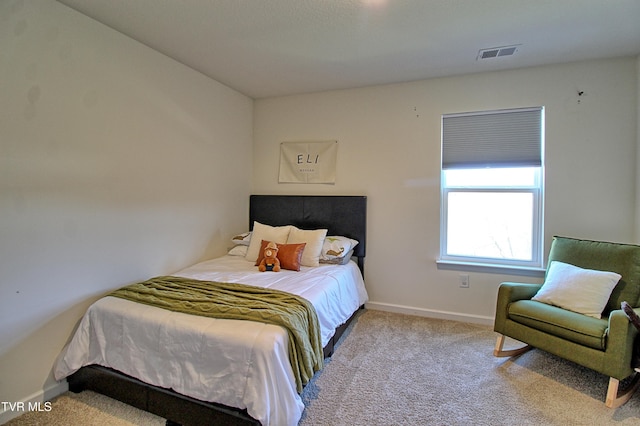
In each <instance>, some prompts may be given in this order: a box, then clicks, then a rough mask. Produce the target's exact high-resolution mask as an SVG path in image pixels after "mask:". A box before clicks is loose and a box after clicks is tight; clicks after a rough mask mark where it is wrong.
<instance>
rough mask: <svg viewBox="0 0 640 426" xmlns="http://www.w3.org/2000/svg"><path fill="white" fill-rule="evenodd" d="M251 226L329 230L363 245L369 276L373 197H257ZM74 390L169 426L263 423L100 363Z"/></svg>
mask: <svg viewBox="0 0 640 426" xmlns="http://www.w3.org/2000/svg"><path fill="white" fill-rule="evenodd" d="M249 204H250V206H249V228H250V229H253V223H254V221H257V222H260V223H262V224H265V225H271V226H282V225H295V226H297V227H298V228H301V229H324V228H326V229H327V230H328V232H327V235H343V236H345V237H349V238H353V239H355V240H358V241H359V244H358V245H357V246H356V248H355V250H354V252H353V257H354V258H355V259H356V260H357V263H358V267H359V268H360V271H361V272H362V273H363V276H364V258H365V254H366V234H367V197H365V196H306V195H252V196H251V197H250V202H249ZM356 314H357V312H356V313H354V315H353V316H352V317H351V318H349V320H347V322H345V323H344V324H343V325H341V326H339V327H338V328H337V329H336V332H335V333H334V336H333V337H332V338H331V340H330V341H329V343H328V344H327V345H326V346H325V348H324V356H325V357H329V356H331V355H332V354H333V350H334V347H335V344H336V343H337V341H338V340H339V339H340V337H341V336H342V334H343V333H344V331H345V330H346V328H347V327H348V325H349V324H350V322H351V321H352V320H353V318H354V317H355V316H356ZM67 381H68V382H69V390H70V391H72V392H75V393H78V392H82V391H83V390H92V391H94V392H98V393H101V394H103V395H106V396H109V397H111V398H114V399H117V400H119V401H122V402H124V403H126V404H129V405H131V406H133V407H136V408H139V409H142V410H145V411H148V412H150V413H153V414H156V415H158V416H160V417H163V418H165V419H167V425H168V426H170V425H184V426H190V425H203V424H220V425H259V424H260V423H259V422H258V421H257V420H255V419H254V418H252V417H251V416H249V415H248V414H247V412H246V410H239V409H237V408H233V407H227V406H225V405H221V404H216V403H212V402H205V401H200V400H197V399H194V398H191V397H188V396H185V395H181V394H179V393H177V392H174V391H172V390H170V389H164V388H160V387H157V386H152V385H149V384H147V383H144V382H142V381H140V380H138V379H135V378H133V377H130V376H127V375H125V374H123V373H120V372H118V371H116V370H113V369H110V368H107V367H102V366H99V365H89V366H86V367H83V368H81V369H80V370H78V371H77V372H75V373H74V374H72V375H71V376H69V377H67Z"/></svg>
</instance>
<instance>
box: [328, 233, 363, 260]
mask: <svg viewBox="0 0 640 426" xmlns="http://www.w3.org/2000/svg"><path fill="white" fill-rule="evenodd" d="M357 245H358V241H356V240H352V239H351V238H347V237H342V236H340V235H332V236H329V237H327V238H325V240H324V243H323V245H322V252H321V253H320V258H321V259H323V260H334V259H340V258H342V257H344V256H346V255H347V253H349V252H350V251H351V250H353V248H354V247H355V246H357Z"/></svg>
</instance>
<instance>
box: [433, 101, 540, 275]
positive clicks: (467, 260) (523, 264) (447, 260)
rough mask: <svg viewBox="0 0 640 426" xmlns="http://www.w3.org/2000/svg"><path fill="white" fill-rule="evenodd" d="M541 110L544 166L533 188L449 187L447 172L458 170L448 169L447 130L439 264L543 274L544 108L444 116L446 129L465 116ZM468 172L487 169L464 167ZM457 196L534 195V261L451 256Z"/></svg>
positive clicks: (442, 182) (499, 165)
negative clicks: (450, 120) (450, 119)
mask: <svg viewBox="0 0 640 426" xmlns="http://www.w3.org/2000/svg"><path fill="white" fill-rule="evenodd" d="M532 109H537V110H539V112H540V141H539V143H540V146H539V149H540V164H539V165H536V166H533V167H534V168H535V169H536V173H535V179H534V182H533V184H531V185H517V186H515V185H471V186H469V185H455V186H454V185H448V184H447V181H446V171H447V170H448V169H453V168H456V167H444V166H443V159H444V130H443V135H442V145H441V146H442V148H443V153H442V156H441V168H440V172H441V183H440V257H439V259H438V261H437V263H438V264H442V265H454V266H455V265H457V266H458V267H460V266H466V267H480V268H483V269H486V268H498V269H503V268H510V269H514V270H516V269H517V270H521V271H522V270H531V271H543V270H544V269H543V262H544V256H543V249H544V176H545V171H544V133H545V124H544V107H534V108H522V109H515V110H514V109H511V110H494V111H478V112H471V113H464V114H451V115H443V116H442V119H443V122H442V129H444V119H445V117H447V116H455V117H459V116H461V115H470V116H478V115H490V114H499V113H501V112H513V111H516V112H517V111H519V110H522V111H531V110H532ZM495 167H496V168H497V167H512V168H519V167H527V168H530V167H532V166H531V165H526V164H519V165H518V164H516V165H506V166H505V164H496V165H495ZM458 168H465V169H472V170H473V169H484V168H486V165H479V166H473V165H462V167H458ZM456 192H465V193H483V192H486V193H489V192H490V193H526V194H531V195H532V210H533V211H532V212H531V214H532V216H531V220H532V223H531V225H532V227H531V260H522V259H509V258H494V257H483V256H469V255H456V254H449V253H448V231H449V229H448V224H449V223H448V221H449V216H448V213H449V204H448V202H449V195H450V194H451V193H456Z"/></svg>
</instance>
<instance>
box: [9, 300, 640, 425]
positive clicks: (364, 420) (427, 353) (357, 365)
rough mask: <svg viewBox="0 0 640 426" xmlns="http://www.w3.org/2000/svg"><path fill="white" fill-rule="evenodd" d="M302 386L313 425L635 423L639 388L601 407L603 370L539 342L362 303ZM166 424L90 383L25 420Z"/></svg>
mask: <svg viewBox="0 0 640 426" xmlns="http://www.w3.org/2000/svg"><path fill="white" fill-rule="evenodd" d="M345 336H346V338H345V339H343V340H342V341H341V343H340V345H339V347H338V349H337V350H336V353H335V354H334V356H333V357H332V358H331V360H329V361H328V362H327V364H326V366H325V368H324V370H323V371H322V372H321V373H320V374H318V375H316V377H314V379H313V381H312V382H311V383H310V384H309V385H308V386H307V387H306V388H305V391H304V393H303V400H304V401H305V405H306V406H307V408H306V410H305V412H304V415H303V418H302V420H301V422H300V425H301V426H309V425H323V426H331V425H336V426H338V425H412V426H413V425H609V424H611V425H640V392H639V393H637V394H636V395H634V397H633V398H632V399H631V401H629V402H628V403H627V404H625V405H624V406H622V407H620V408H618V409H616V410H611V409H608V408H606V407H605V406H604V402H603V401H604V398H605V394H606V388H607V384H608V378H607V377H604V376H602V375H601V374H598V373H595V372H593V371H590V370H587V369H584V368H582V367H580V366H577V365H575V364H572V363H569V362H566V361H564V360H561V359H559V358H556V357H554V356H552V355H549V354H547V353H544V352H542V351H538V350H533V351H529V352H527V353H525V354H524V355H522V356H520V357H518V358H515V359H505V358H494V357H493V356H492V351H493V345H494V342H495V334H494V333H493V331H492V330H491V328H490V327H485V326H478V325H473V324H465V323H460V322H453V321H444V320H434V319H427V318H422V317H415V316H407V315H399V314H392V313H386V312H380V311H365V312H364V313H362V314H361V315H360V316H359V317H358V319H357V320H356V321H355V323H354V325H353V326H352V327H351V328H350V329H349V331H348V332H347V333H346V335H345ZM71 424H73V425H162V424H164V420H163V419H160V418H158V417H155V416H153V415H150V414H148V413H144V412H142V411H139V410H136V409H133V408H131V407H128V406H126V405H124V404H121V403H119V402H117V401H113V400H111V399H109V398H105V397H103V396H101V395H97V394H94V393H92V392H83V393H81V394H79V395H74V394H71V393H66V394H64V395H61V396H60V397H58V398H57V399H56V400H55V401H53V406H52V410H51V411H50V412H48V413H27V414H25V415H23V416H21V417H19V418H18V419H15V420H14V421H12V422H9V423H8V425H10V426H22V425H71Z"/></svg>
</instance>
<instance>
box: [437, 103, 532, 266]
mask: <svg viewBox="0 0 640 426" xmlns="http://www.w3.org/2000/svg"><path fill="white" fill-rule="evenodd" d="M543 128H544V110H543V108H541V107H538V108H522V109H512V110H500V111H486V112H476V113H465V114H448V115H444V116H443V117H442V179H441V192H442V195H441V226H440V229H441V244H440V251H441V252H440V260H441V261H443V262H451V263H467V264H481V265H487V264H488V265H494V266H512V267H531V268H540V267H542V246H543V244H542V235H543V226H542V225H543V224H542V218H543V188H544V185H543V183H544V173H543V146H544V144H543V135H544V131H543Z"/></svg>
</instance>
